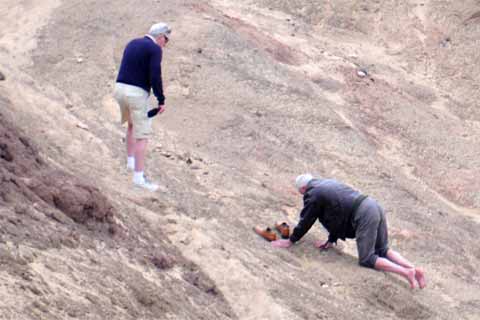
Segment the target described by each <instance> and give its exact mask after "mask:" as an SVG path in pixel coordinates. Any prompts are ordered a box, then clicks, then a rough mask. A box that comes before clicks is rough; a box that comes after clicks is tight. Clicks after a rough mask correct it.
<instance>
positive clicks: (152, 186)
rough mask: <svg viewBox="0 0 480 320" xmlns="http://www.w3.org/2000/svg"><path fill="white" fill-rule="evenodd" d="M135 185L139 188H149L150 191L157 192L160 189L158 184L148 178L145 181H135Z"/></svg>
mask: <svg viewBox="0 0 480 320" xmlns="http://www.w3.org/2000/svg"><path fill="white" fill-rule="evenodd" d="M133 185H134V186H135V187H138V188H143V189H147V190H148V191H152V192H155V191H157V190H158V184H155V183H153V182H150V181H148V180H147V179H146V178H145V179H143V181H140V182H138V181H134V182H133Z"/></svg>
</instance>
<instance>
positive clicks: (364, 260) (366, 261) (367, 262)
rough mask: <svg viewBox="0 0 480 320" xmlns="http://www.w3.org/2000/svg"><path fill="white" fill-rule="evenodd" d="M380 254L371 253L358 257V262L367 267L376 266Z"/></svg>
mask: <svg viewBox="0 0 480 320" xmlns="http://www.w3.org/2000/svg"><path fill="white" fill-rule="evenodd" d="M377 259H378V256H377V255H376V254H370V255H368V256H365V257H358V264H359V265H361V266H362V267H366V268H372V269H374V268H375V262H377Z"/></svg>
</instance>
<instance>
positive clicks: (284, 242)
mask: <svg viewBox="0 0 480 320" xmlns="http://www.w3.org/2000/svg"><path fill="white" fill-rule="evenodd" d="M292 244H293V243H292V242H291V241H290V240H289V239H280V240H275V241H272V246H273V247H274V248H290V246H291V245H292Z"/></svg>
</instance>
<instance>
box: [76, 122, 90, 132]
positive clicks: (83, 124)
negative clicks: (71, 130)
mask: <svg viewBox="0 0 480 320" xmlns="http://www.w3.org/2000/svg"><path fill="white" fill-rule="evenodd" d="M77 127H79V128H80V129H83V130H86V131H88V130H89V128H88V126H87V125H86V124H85V123H83V122H78V123H77Z"/></svg>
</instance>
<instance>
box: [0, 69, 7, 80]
mask: <svg viewBox="0 0 480 320" xmlns="http://www.w3.org/2000/svg"><path fill="white" fill-rule="evenodd" d="M5 79H6V78H5V75H4V74H3V73H2V72H1V71H0V81H3V80H5Z"/></svg>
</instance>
